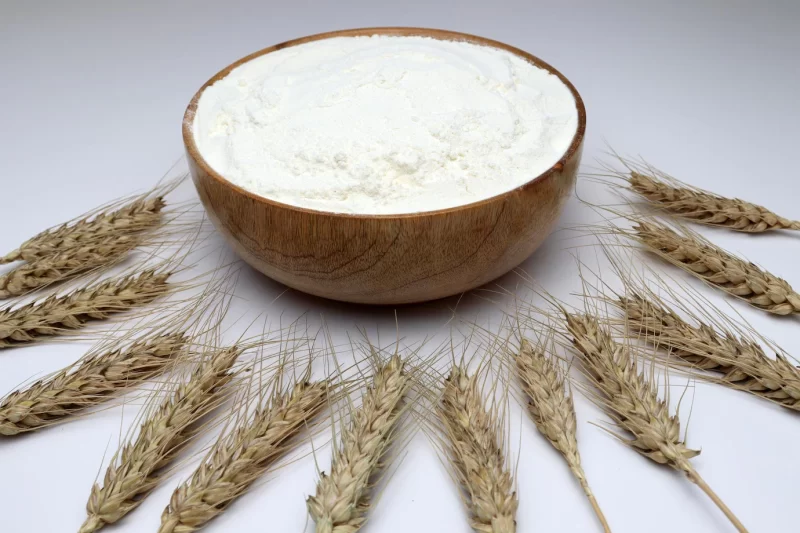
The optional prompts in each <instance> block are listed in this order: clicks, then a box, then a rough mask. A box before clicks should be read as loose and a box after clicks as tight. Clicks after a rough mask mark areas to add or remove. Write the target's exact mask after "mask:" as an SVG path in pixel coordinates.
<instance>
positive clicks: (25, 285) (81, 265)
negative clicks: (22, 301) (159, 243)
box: [0, 235, 141, 300]
mask: <svg viewBox="0 0 800 533" xmlns="http://www.w3.org/2000/svg"><path fill="white" fill-rule="evenodd" d="M140 241H141V236H137V235H133V236H129V237H116V236H112V237H109V238H107V239H105V240H101V241H98V242H93V243H91V244H87V245H86V246H81V247H78V248H72V249H69V250H67V251H64V252H60V253H57V254H54V255H49V256H45V257H42V258H40V259H37V260H35V261H33V262H32V263H25V264H23V265H20V266H18V267H17V268H15V269H14V270H12V271H10V272H8V273H6V274H3V275H1V276H0V300H2V299H5V298H11V297H14V296H22V295H23V294H26V293H29V292H31V291H34V290H37V289H41V288H43V287H46V286H49V285H51V284H53V283H59V282H62V281H66V280H69V279H72V278H74V277H76V276H78V275H80V274H84V273H86V272H89V271H92V270H95V269H98V268H102V267H107V266H109V265H112V264H114V263H116V262H118V261H120V260H121V259H123V258H124V257H125V256H126V255H127V254H128V252H130V251H131V250H133V249H134V248H135V247H136V246H137V245H138V244H139V243H140Z"/></svg>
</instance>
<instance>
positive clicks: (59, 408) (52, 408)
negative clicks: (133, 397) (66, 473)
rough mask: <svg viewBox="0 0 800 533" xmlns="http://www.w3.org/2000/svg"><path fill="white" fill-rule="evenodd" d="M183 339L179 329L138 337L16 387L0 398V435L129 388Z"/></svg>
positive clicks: (163, 363)
mask: <svg viewBox="0 0 800 533" xmlns="http://www.w3.org/2000/svg"><path fill="white" fill-rule="evenodd" d="M186 342H187V338H186V337H185V336H184V334H182V333H172V334H166V335H160V336H158V337H155V338H151V339H147V340H138V341H136V342H134V343H132V344H131V345H129V346H127V347H125V348H123V349H118V350H113V351H109V352H105V353H100V354H98V355H96V356H94V357H89V358H87V359H84V360H83V361H82V362H80V364H76V365H72V366H69V367H67V368H65V369H64V370H61V371H59V372H57V373H55V374H54V375H53V376H51V377H49V378H46V379H44V380H41V381H38V382H36V383H34V384H33V385H31V386H30V387H27V388H25V389H22V390H17V391H14V392H12V393H11V394H9V395H8V396H6V397H5V399H3V400H2V402H0V435H6V436H10V435H17V434H19V433H25V432H28V431H33V430H36V429H39V428H42V427H45V426H49V425H52V424H55V423H58V422H62V421H64V420H66V419H68V418H69V417H71V416H73V415H75V414H77V413H79V412H81V411H83V410H85V409H88V408H90V407H93V406H96V405H99V404H100V403H102V402H104V401H106V400H108V399H110V398H112V397H114V396H117V395H120V394H122V393H124V392H127V391H129V390H131V389H133V388H135V387H137V386H138V385H140V384H141V383H143V382H144V381H145V380H147V379H150V378H152V377H155V376H157V375H158V374H160V373H162V372H163V371H164V370H166V369H167V368H168V366H169V364H170V363H171V362H172V361H173V360H174V358H175V357H176V356H177V355H178V354H180V353H181V352H182V351H183V348H184V346H185V344H186Z"/></svg>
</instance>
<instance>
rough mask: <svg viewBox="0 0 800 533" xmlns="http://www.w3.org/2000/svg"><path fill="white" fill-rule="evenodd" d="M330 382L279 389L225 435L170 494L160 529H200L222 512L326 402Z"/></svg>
mask: <svg viewBox="0 0 800 533" xmlns="http://www.w3.org/2000/svg"><path fill="white" fill-rule="evenodd" d="M327 394H328V384H327V381H317V382H313V383H309V382H307V381H301V382H298V383H296V384H295V385H294V387H292V390H291V392H290V393H282V392H280V391H279V390H277V389H276V390H275V391H274V392H273V394H272V397H271V399H270V401H269V402H268V404H267V405H266V406H263V407H260V408H259V409H258V410H257V411H256V412H255V413H254V416H253V417H252V419H251V420H249V421H248V422H246V423H244V424H243V425H241V426H239V427H237V428H235V429H234V430H233V431H231V432H230V433H229V434H227V435H225V436H223V437H222V438H221V439H220V440H218V441H217V443H216V444H215V445H214V446H213V448H212V449H211V450H210V451H209V453H208V455H207V456H206V457H205V458H204V459H203V461H202V463H201V464H200V466H199V467H198V468H197V470H195V472H194V474H192V477H191V478H190V479H189V480H188V481H186V482H185V483H183V484H182V485H181V486H180V487H178V488H177V489H176V490H175V492H174V493H173V494H172V498H171V499H170V503H169V505H168V506H167V508H166V509H165V510H164V513H163V514H162V516H161V527H160V528H159V530H158V531H159V533H188V532H190V531H196V530H198V529H200V528H201V527H203V526H204V525H205V524H207V523H208V522H209V521H210V520H212V519H213V518H215V517H216V516H218V515H220V514H221V513H222V512H224V511H225V509H227V507H228V506H229V505H230V504H231V503H232V502H233V501H234V500H235V499H236V498H238V497H239V496H241V495H242V494H244V492H245V491H246V490H247V489H248V487H250V485H251V484H252V483H253V482H255V480H256V479H258V477H259V476H261V475H262V474H264V473H266V472H267V470H268V469H269V467H270V466H271V465H272V464H273V463H274V462H275V461H276V460H277V459H278V458H279V457H280V456H281V455H282V454H283V453H285V452H286V451H287V450H288V449H289V446H290V445H291V441H292V438H293V437H294V436H295V435H297V433H298V432H299V431H300V430H301V429H302V428H303V427H304V426H305V425H306V424H307V423H308V422H309V421H310V420H311V419H313V418H314V417H315V416H316V415H317V414H318V413H320V412H321V411H322V409H323V408H324V407H325V405H326V403H327Z"/></svg>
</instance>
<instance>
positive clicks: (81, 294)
mask: <svg viewBox="0 0 800 533" xmlns="http://www.w3.org/2000/svg"><path fill="white" fill-rule="evenodd" d="M169 276H170V274H169V273H166V272H164V273H162V272H158V271H156V270H154V269H148V270H145V271H143V272H142V273H140V274H136V275H129V276H124V277H121V278H113V279H109V280H105V281H102V282H100V283H97V284H94V285H90V286H88V287H84V288H80V289H77V290H74V291H72V292H70V293H69V294H66V295H63V296H49V297H48V298H46V299H44V300H41V301H37V302H33V303H30V304H27V305H24V306H22V307H19V308H16V309H4V310H2V311H0V349H2V348H10V347H13V346H17V345H20V344H27V343H31V342H35V341H37V340H40V339H42V338H43V337H48V336H53V335H61V334H64V333H66V332H68V331H71V330H76V329H79V328H82V327H83V326H84V325H85V324H86V323H87V322H88V321H90V320H103V319H105V318H108V317H109V316H110V315H112V314H116V313H122V312H124V311H128V310H130V309H133V308H136V307H140V306H143V305H146V304H148V303H150V302H152V301H153V300H155V299H156V298H158V297H160V296H162V295H164V294H167V293H168V292H169V290H170V285H169V283H168V282H167V280H168V279H169Z"/></svg>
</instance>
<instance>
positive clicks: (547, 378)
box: [515, 339, 611, 532]
mask: <svg viewBox="0 0 800 533" xmlns="http://www.w3.org/2000/svg"><path fill="white" fill-rule="evenodd" d="M515 360H516V368H517V376H518V377H519V380H520V383H521V384H522V392H523V393H524V394H525V396H526V397H527V399H528V413H529V414H530V415H531V418H532V419H533V422H534V423H535V424H536V428H537V429H538V430H539V431H540V432H541V433H542V435H544V436H545V438H546V439H547V440H548V441H549V442H550V444H552V445H553V447H554V448H555V449H556V450H558V452H559V453H561V455H562V456H563V457H564V459H565V460H566V462H567V466H568V467H569V469H570V471H571V472H572V474H573V475H574V476H575V478H576V479H577V480H578V482H579V483H580V485H581V488H582V489H583V491H584V492H585V493H586V496H587V498H588V499H589V502H590V503H591V505H592V508H593V509H594V511H595V513H596V514H597V518H598V519H599V520H600V523H601V524H602V526H603V530H604V531H606V532H609V531H611V530H610V528H609V526H608V522H607V521H606V518H605V516H604V515H603V512H602V510H601V509H600V505H599V504H598V503H597V499H596V498H595V496H594V493H593V492H592V490H591V488H590V487H589V482H588V480H587V479H586V474H585V472H584V471H583V466H582V465H581V456H580V452H579V451H578V422H577V418H576V416H575V405H574V403H573V400H572V393H571V392H568V391H567V390H566V389H565V387H564V377H563V374H562V371H561V369H560V368H559V367H558V366H557V364H556V363H554V362H553V361H552V360H550V358H548V356H547V355H546V354H545V353H544V350H542V349H540V348H538V347H534V346H533V345H532V344H531V343H530V342H529V341H528V340H527V339H523V340H522V342H521V344H520V349H519V352H518V353H517V354H516V357H515Z"/></svg>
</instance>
